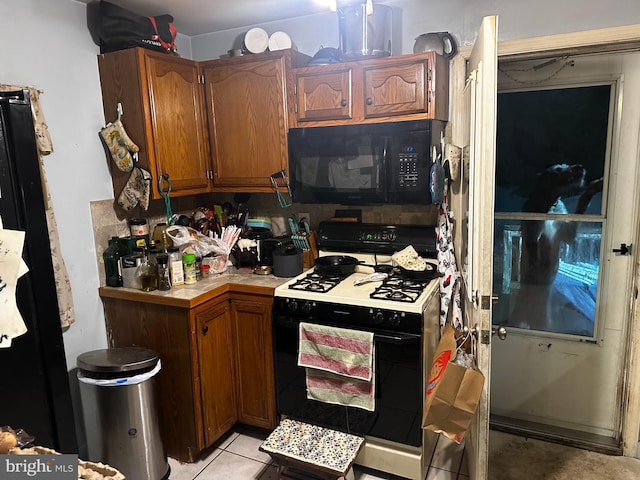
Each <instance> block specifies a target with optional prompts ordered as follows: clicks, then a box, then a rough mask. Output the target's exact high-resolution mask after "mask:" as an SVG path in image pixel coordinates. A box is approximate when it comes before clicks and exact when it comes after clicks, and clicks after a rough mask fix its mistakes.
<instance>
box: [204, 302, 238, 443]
mask: <svg viewBox="0 0 640 480" xmlns="http://www.w3.org/2000/svg"><path fill="white" fill-rule="evenodd" d="M195 317H196V328H197V335H196V336H197V338H198V365H199V372H200V392H201V395H202V413H203V417H204V418H203V423H204V440H205V443H206V444H207V445H210V444H212V443H213V442H215V441H216V440H217V439H218V438H220V436H221V435H222V434H223V433H224V432H226V431H227V430H229V428H231V427H232V426H233V424H234V423H236V420H237V418H238V415H237V411H236V398H235V372H234V370H235V369H234V362H233V350H234V349H233V338H232V325H231V315H230V314H229V302H227V301H224V302H221V303H218V304H216V305H213V306H208V305H205V306H203V307H199V308H198V309H197V311H196V314H195Z"/></svg>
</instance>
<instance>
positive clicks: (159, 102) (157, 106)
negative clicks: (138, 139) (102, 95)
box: [125, 55, 210, 194]
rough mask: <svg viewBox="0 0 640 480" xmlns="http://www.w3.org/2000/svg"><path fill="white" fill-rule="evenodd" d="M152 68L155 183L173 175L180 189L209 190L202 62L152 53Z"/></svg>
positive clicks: (149, 60) (149, 65)
mask: <svg viewBox="0 0 640 480" xmlns="http://www.w3.org/2000/svg"><path fill="white" fill-rule="evenodd" d="M146 69H147V84H148V90H149V108H150V114H151V115H150V116H151V118H150V119H149V121H150V122H151V127H152V132H153V146H154V156H155V166H156V171H155V172H152V174H154V178H153V182H154V184H156V188H157V182H158V179H159V178H161V176H162V175H168V176H169V179H170V180H171V191H172V192H174V193H176V192H177V193H182V194H192V193H202V192H206V191H207V190H208V186H209V180H208V174H209V171H210V167H209V165H210V164H209V154H208V143H207V138H206V134H207V130H206V123H205V122H206V117H205V114H204V102H203V92H202V84H200V83H198V72H199V71H198V66H197V64H196V63H194V62H192V61H190V60H184V59H180V58H175V57H170V56H165V57H158V56H151V55H146ZM125 120H126V118H125ZM163 189H164V190H166V189H167V183H164V184H163Z"/></svg>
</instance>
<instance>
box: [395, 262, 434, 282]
mask: <svg viewBox="0 0 640 480" xmlns="http://www.w3.org/2000/svg"><path fill="white" fill-rule="evenodd" d="M394 268H396V270H398V272H400V275H401V276H402V277H403V278H409V279H412V280H432V279H434V278H436V276H437V275H438V269H437V267H436V265H435V264H433V263H430V262H427V268H426V269H425V270H408V269H406V268H404V267H401V266H400V265H396V266H395V267H394Z"/></svg>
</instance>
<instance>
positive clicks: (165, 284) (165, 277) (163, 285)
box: [156, 253, 171, 290]
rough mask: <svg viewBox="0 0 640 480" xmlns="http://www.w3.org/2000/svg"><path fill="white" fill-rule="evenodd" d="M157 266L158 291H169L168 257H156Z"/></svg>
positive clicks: (165, 255) (161, 255)
mask: <svg viewBox="0 0 640 480" xmlns="http://www.w3.org/2000/svg"><path fill="white" fill-rule="evenodd" d="M156 262H157V265H158V290H171V275H170V274H169V255H167V254H164V253H161V254H159V255H158V256H157V257H156Z"/></svg>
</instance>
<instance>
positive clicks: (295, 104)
mask: <svg viewBox="0 0 640 480" xmlns="http://www.w3.org/2000/svg"><path fill="white" fill-rule="evenodd" d="M293 111H294V113H298V104H297V103H294V104H293Z"/></svg>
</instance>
